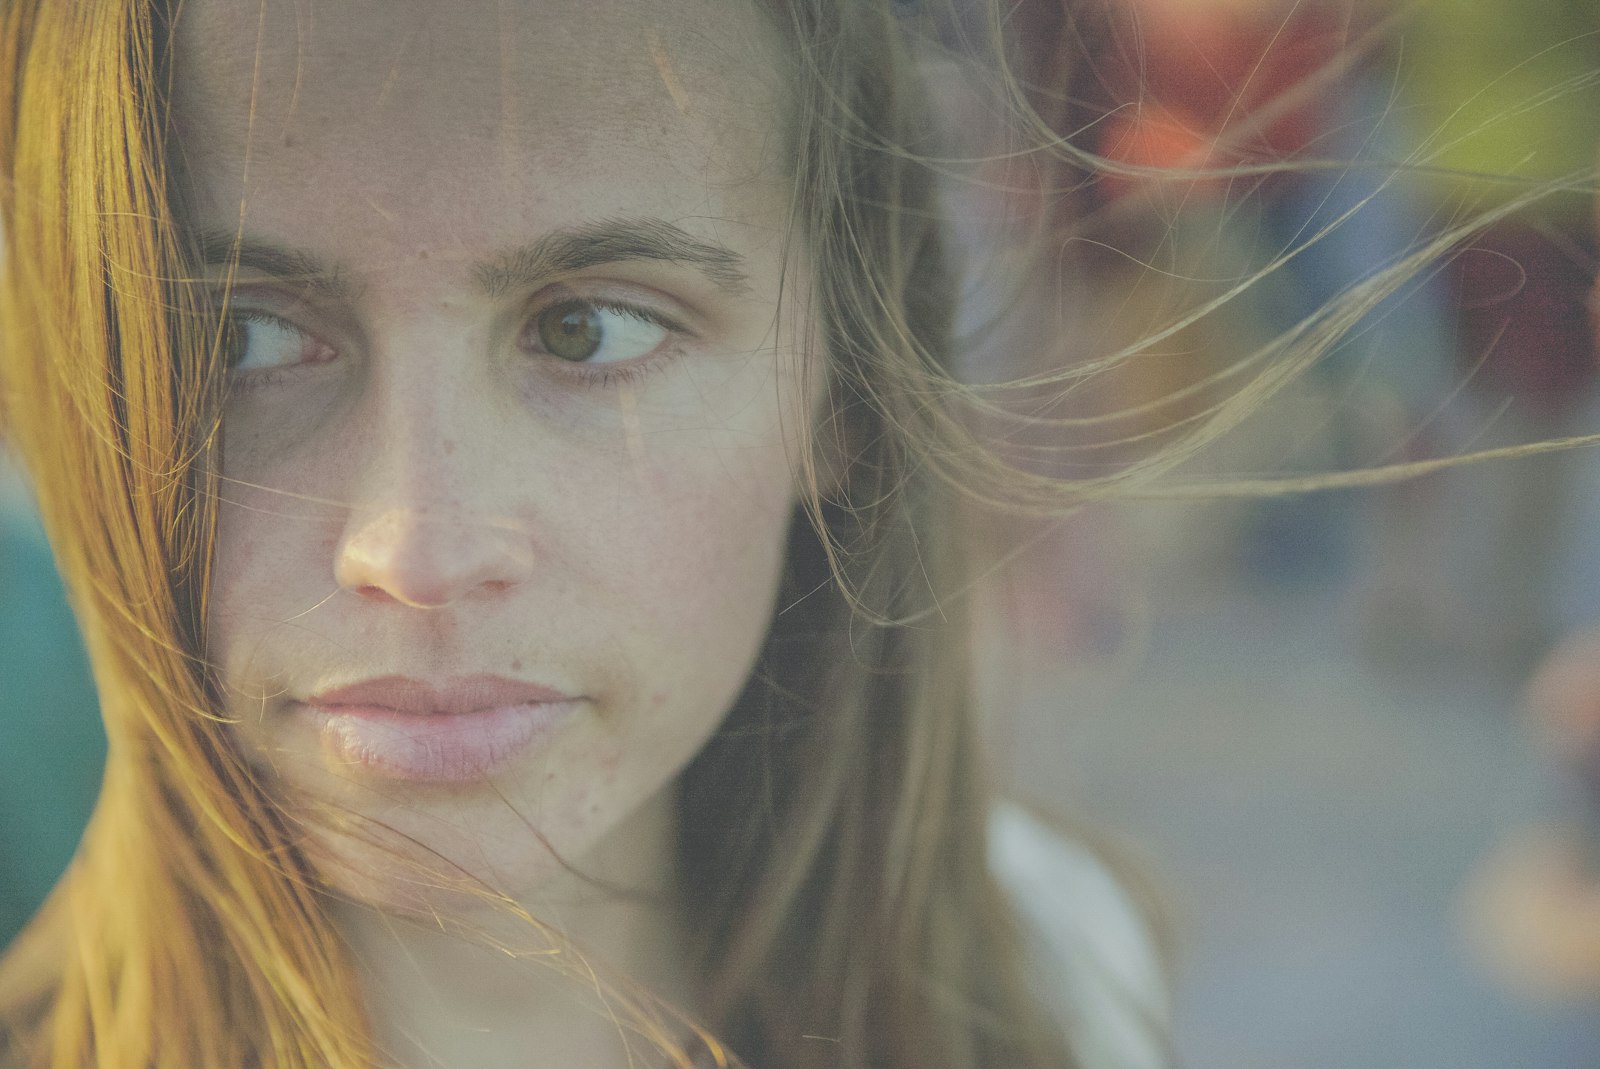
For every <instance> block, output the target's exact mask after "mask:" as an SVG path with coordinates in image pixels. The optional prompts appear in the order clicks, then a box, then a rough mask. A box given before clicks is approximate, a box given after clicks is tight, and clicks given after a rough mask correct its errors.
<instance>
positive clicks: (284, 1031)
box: [0, 0, 1073, 1069]
mask: <svg viewBox="0 0 1600 1069" xmlns="http://www.w3.org/2000/svg"><path fill="white" fill-rule="evenodd" d="M771 14H772V15H773V17H774V18H775V20H776V22H777V24H778V25H779V26H780V27H781V28H782V30H783V31H784V34H785V37H786V40H787V41H788V43H789V44H790V45H791V46H792V56H793V67H792V71H791V75H792V77H793V79H794V80H795V84H796V88H797V93H796V99H797V101H798V103H797V104H796V106H795V108H794V111H793V113H792V114H791V115H789V116H787V117H786V118H787V121H788V122H789V123H790V128H789V135H790V137H789V144H790V149H791V152H790V157H791V158H790V161H789V163H790V168H791V173H792V176H793V182H794V201H793V203H794V205H795V211H794V216H793V220H792V221H793V225H794V227H795V229H796V231H798V232H799V233H802V234H803V235H804V236H805V239H806V240H807V242H808V246H809V249H810V253H811V258H812V262H813V263H814V265H815V267H814V278H813V279H812V285H813V291H814V296H813V298H812V299H813V301H814V308H813V309H812V310H811V311H812V313H813V315H814V317H815V322H816V323H817V324H818V325H819V328H820V329H819V331H818V334H819V336H820V338H821V346H822V348H823V349H824V350H825V353H824V356H825V359H826V366H827V372H826V374H827V375H828V376H829V381H830V388H831V391H832V396H833V400H834V406H835V407H834V411H833V416H832V420H831V421H830V423H829V425H828V426H827V427H826V428H825V429H824V430H823V431H822V434H823V435H824V436H826V437H827V438H828V439H830V444H831V446H832V447H833V448H832V450H831V451H832V453H834V454H835V455H837V456H839V457H842V458H843V459H842V460H841V461H838V462H837V464H836V465H835V466H836V467H838V468H839V471H838V472H837V477H836V478H833V479H831V480H824V479H819V478H816V474H817V473H816V472H815V471H812V475H813V478H812V481H811V486H812V491H811V493H810V494H809V495H807V497H808V499H807V500H806V501H805V503H804V505H803V506H802V508H801V509H799V510H797V515H796V518H795V522H794V524H793V530H792V536H791V545H790V551H789V554H788V571H787V575H786V579H785V582H784V594H783V602H782V604H783V605H784V606H785V607H787V611H783V612H780V613H779V614H778V616H777V618H776V620H775V621H774V625H773V628H772V631H771V635H770V638H769V640H768V643H767V647H766V651H765V654H764V656H763V658H762V661H761V667H760V668H759V670H758V671H757V672H756V674H755V676H754V677H753V679H752V682H751V683H750V685H749V687H748V690H747V692H746V693H745V694H744V696H743V697H742V698H741V700H740V701H739V702H738V705H737V707H736V708H735V710H734V711H733V712H732V714H731V715H730V716H729V718H728V720H727V722H726V724H725V726H724V727H723V729H722V730H721V731H720V732H719V733H718V735H717V736H716V738H715V739H714V741H713V742H712V743H711V744H710V745H709V746H708V747H707V748H706V750H705V751H704V752H703V753H702V754H701V755H700V756H699V758H698V759H697V760H696V761H695V762H694V764H693V765H692V767H690V768H689V769H688V770H687V771H686V772H685V773H684V774H683V775H682V777H681V780H680V784H679V790H680V798H681V802H680V809H681V827H682V832H681V836H682V841H681V845H680V871H681V880H682V888H683V895H684V899H685V902H686V906H687V908H688V909H689V911H690V915H691V918H692V924H691V930H692V931H694V932H696V933H700V934H701V935H702V936H703V943H702V945H701V946H699V947H698V951H699V954H700V956H701V960H700V962H699V966H700V969H701V974H702V975H703V976H705V977H706V978H707V989H708V991H709V995H710V1015H709V1019H707V1020H705V1021H703V1022H700V1023H701V1024H702V1025H703V1026H704V1028H705V1029H706V1030H707V1032H708V1034H709V1035H710V1036H713V1037H716V1038H715V1042H712V1043H709V1044H708V1049H710V1050H711V1051H713V1052H717V1055H718V1058H719V1060H720V1058H721V1054H720V1050H721V1048H722V1047H726V1048H727V1049H729V1050H731V1051H732V1052H734V1055H735V1056H736V1057H737V1058H738V1059H739V1060H741V1061H744V1062H747V1063H748V1064H752V1065H760V1066H774V1067H776V1066H783V1067H790V1069H802V1067H806V1066H822V1065H824V1064H826V1065H829V1066H869V1065H870V1066H874V1067H884V1069H890V1067H896V1066H899V1067H905V1069H910V1067H912V1066H916V1067H918V1069H977V1067H980V1066H992V1065H1001V1064H1004V1065H1011V1066H1018V1067H1040V1069H1044V1067H1047V1066H1048V1067H1057V1069H1061V1067H1067V1066H1070V1065H1072V1064H1073V1062H1072V1058H1071V1056H1070V1055H1069V1053H1068V1048H1067V1045H1066V1043H1065V1042H1064V1041H1063V1039H1062V1038H1061V1037H1060V1036H1059V1035H1058V1028H1057V1026H1055V1025H1053V1024H1051V1023H1050V1022H1049V1021H1048V1019H1047V1016H1046V1015H1045V1013H1044V1012H1043V1011H1042V1009H1041V1008H1040V1007H1039V1006H1038V1005H1037V1004H1036V1002H1035V998H1034V996H1033V995H1032V994H1030V992H1029V990H1028V976H1027V972H1026V967H1025V963H1024V958H1023V951H1022V945H1021V941H1020V937H1019V933H1018V931H1017V930H1016V922H1015V921H1014V919H1013V916H1012V913H1011V911H1010V909H1009V907H1008V905H1007V903H1006V902H1005V900H1004V899H1003V896H1002V894H1001V892H1000V891H999V890H998V889H997V887H996V885H995V883H994V881H993V879H992V877H991V876H990V874H989V870H988V863H987V856H986V845H985V844H986V841H987V840H986V835H985V822H986V819H987V815H988V813H989V806H990V802H991V797H990V792H989V789H988V787H987V785H986V782H985V779H984V775H983V770H982V767H981V762H980V760H979V757H978V750H977V744H976V741H975V739H974V736H973V730H974V728H973V723H972V715H971V713H972V710H971V703H972V696H971V690H972V687H971V681H970V679H969V677H968V669H967V663H966V656H965V643H966V638H967V636H966V633H965V631H964V627H963V618H962V615H961V612H960V609H959V605H958V604H955V603H952V604H942V603H940V602H939V600H938V597H939V592H940V591H947V590H954V589H957V588H958V587H959V586H960V585H961V583H962V576H963V563H962V553H961V549H960V547H959V545H958V542H957V539H956V536H955V528H956V525H955V524H953V523H951V522H949V517H950V515H951V502H952V498H953V493H954V487H953V486H952V485H951V482H950V471H949V470H948V467H947V466H946V465H943V464H940V463H933V464H930V463H929V460H930V458H934V457H937V456H938V455H939V454H941V453H944V452H946V451H947V449H948V445H947V444H944V441H943V440H949V441H951V442H954V441H956V440H957V439H958V438H960V437H961V435H960V434H959V433H958V432H959V431H960V425H959V423H958V422H957V421H956V420H955V419H954V418H953V415H952V413H951V412H950V411H949V410H948V409H949V406H948V405H947V404H946V403H945V401H944V399H943V397H942V395H943V394H944V393H945V392H946V387H947V383H948V382H949V375H948V372H947V371H946V363H947V361H948V358H949V355H950V347H951V335H950V314H951V313H950V309H951V308H952V307H953V306H954V303H955V293H954V289H953V286H952V281H951V276H950V272H949V270H948V269H947V266H946V263H945V257H944V252H943V249H942V247H941V241H940V223H939V218H938V206H937V204H936V203H935V195H934V184H933V181H932V178H931V176H930V174H929V172H928V170H927V169H926V168H925V167H922V166H920V165H919V164H918V163H917V161H916V157H915V152H914V149H915V146H916V142H917V140H918V139H919V138H925V137H926V136H927V131H928V128H929V127H928V122H927V116H926V114H925V108H926V106H927V102H926V99H925V94H924V92H923V90H922V89H921V87H920V86H919V85H918V84H917V79H916V76H915V71H914V64H913V61H912V57H911V56H910V54H909V53H908V52H907V51H906V50H905V47H904V46H903V45H902V44H901V43H900V42H901V37H902V33H901V27H900V26H899V25H898V20H899V19H900V18H902V17H903V16H901V15H898V14H897V13H896V12H895V10H894V7H893V5H890V4H888V3H883V4H869V3H855V2H837V3H833V2H829V3H810V2H800V0H794V2H788V0H785V2H781V3H775V4H774V5H773V8H772V10H771ZM168 20H169V11H168V8H167V5H165V4H163V3H159V2H156V0H69V2H60V0H13V2H10V3H8V4H7V5H6V6H5V8H4V23H3V30H0V92H4V93H5V94H6V99H5V101H4V104H3V105H0V167H3V175H4V182H3V186H0V218H3V225H4V232H5V236H6V245H7V249H6V262H5V273H4V279H3V283H0V330H3V332H4V352H5V362H4V366H3V369H0V370H3V384H4V389H3V394H0V398H3V402H4V409H3V426H4V427H5V428H6V435H7V438H8V441H9V443H10V444H11V446H13V447H14V448H15V449H16V450H17V452H18V453H19V454H20V456H21V457H22V459H23V461H24V463H25V466H26V468H27V470H28V471H29V473H30V475H31V478H32V482H33V485H34V488H35V490H36V493H37V497H38V501H39V505H40V509H41V512H42V515H43V518H44V522H45V524H46V527H47V529H48V531H49V532H50V534H51V537H52V541H53V543H54V545H55V547H56V551H57V554H58V558H59V562H60V567H61V570H62V573H63V575H64V576H65V578H66V580H67V583H68V586H69V589H70V591H71V596H72V598H73V600H74V603H75V607H76V610H77V612H78V615H79V618H80V619H81V621H82V625H83V629H84V632H85V636H86V642H87V644H88V647H89V649H90V651H91V659H92V663H93V666H94V671H95V676H96V681H97V685H98V688H99V692H100V695H101V698H102V708H103V715H104V717H105V720H106V726H107V735H108V740H109V755H108V763H107V768H106V774H105V780H104V784H103V789H102V793H101V797H100V800H99V803H98V806H97V808H96V810H95V814H94V817H93V819H92V822H91V825H90V827H89V829H88V831H87V833H86V835H85V837H84V840H83V844H82V847H81V849H80V851H79V854H78V856H77V858H76V860H75V862H74V863H73V865H72V867H71V869H70V871H69V873H68V874H67V875H66V876H65V877H64V879H63V880H62V882H61V884H60V886H59V887H58V889H57V890H56V892H55V893H54V895H53V896H52V897H51V899H50V900H49V902H48V903H47V905H46V907H45V909H44V910H43V911H42V913H41V914H40V916H39V917H38V918H36V920H35V921H34V923H33V924H32V925H31V926H30V927H29V928H28V929H27V930H26V932H25V933H24V934H23V935H22V936H21V937H20V938H19V939H18V941H17V942H16V944H14V946H13V948H12V949H11V951H10V953H9V954H8V955H7V957H6V958H5V960H4V962H3V964H0V1021H3V1022H4V1035H6V1036H7V1037H8V1039H7V1042H8V1043H9V1047H7V1046H6V1045H5V1044H0V1051H3V1052H5V1053H3V1054H0V1062H7V1063H8V1064H10V1063H14V1064H17V1065H26V1066H30V1067H45V1066H48V1067H52V1069H67V1067H73V1069H79V1067H83V1066H89V1065H93V1066H98V1067H101V1069H135V1067H138V1069H145V1067H148V1066H151V1065H160V1066H163V1067H164V1069H166V1067H173V1069H181V1067H192V1069H215V1067H218V1066H260V1067H267V1066H271V1067H275V1069H277V1067H281V1069H290V1067H296V1066H299V1067H304V1069H312V1067H327V1066H335V1067H340V1069H345V1067H352V1069H353V1067H364V1066H370V1065H376V1064H381V1054H380V1052H379V1051H377V1050H376V1049H375V1045H374V1043H373V1040H372V1038H371V1037H370V1035H369V1033H368V1028H367V1023H366V1021H365V1019H364V1017H363V1010H362V1004H361V999H360V996H359V994H358V985H357V982H356V978H355V974H354V971H353V964H352V962H351V960H350V958H349V955H348V951H347V950H346V949H345V948H344V947H343V946H342V944H341V942H340V940H339V938H338V936H337V934H336V933H335V931H334V929H333V927H332V924H331V921H330V919H329V914H328V908H327V907H328V903H327V900H326V897H325V892H324V891H323V890H322V889H321V888H320V887H319V885H318V880H317V876H316V874H315V872H314V871H313V870H312V868H311V866H310V865H309V863H308V862H307V860H306V859H305V857H304V856H303V854H302V851H301V849H300V847H299V846H298V842H299V838H300V830H299V829H298V828H297V827H296V826H295V824H294V822H293V820H292V819H290V818H289V817H287V816H286V815H285V814H284V813H283V812H281V811H280V809H279V807H277V806H276V805H275V804H274V802H273V801H272V799H271V798H270V797H269V796H268V794H267V793H266V792H265V790H264V789H263V787H262V785H261V784H260V783H259V782H258V781H257V779H256V777H254V776H253V775H252V774H251V772H250V770H249V769H248V768H247V766H246V764H245V763H244V761H243V760H242V759H241V757H240V755H238V754H237V753H235V752H234V751H233V750H232V749H231V748H230V746H229V744H228V742H227V736H226V733H225V731H224V725H223V724H222V723H221V722H220V721H219V718H218V715H217V713H216V710H218V709H219V708H221V703H220V701H219V700H218V692H217V686H218V684H217V681H216V680H215V679H214V678H213V675H212V672H211V670H210V668H209V666H208V661H207V656H206V650H205V647H204V635H205V619H206V611H207V590H208V586H209V575H210V569H211V566H212V559H213V540H214V532H215V525H216V511H217V500H218V492H219V473H218V467H219V465H218V457H217V452H218V440H219V434H218V420H219V412H220V402H221V394H222V389H223V382H222V377H221V374H220V371H219V364H220V361H219V359H218V353H217V351H216V347H217V339H218V331H217V329H216V327H215V315H214V311H213V310H212V309H209V308H208V307H206V301H205V299H204V297H203V296H200V295H197V288H196V287H194V286H192V285H189V284H187V280H189V279H192V278H194V277H196V274H197V264H196V262H195V255H194V250H193V249H192V248H191V246H190V244H189V240H188V238H187V236H186V234H185V231H184V228H183V223H182V212H181V210H180V208H181V204H180V202H181V196H180V195H179V194H178V193H177V192H176V190H177V189H178V188H179V184H178V183H177V182H176V180H175V178H174V172H173V168H172V167H171V165H170V160H169V158H168V141H169V138H170V136H171V128H170V115H169V111H168V107H169V99H170V92H171V82H170V79H171V77H172V71H171V65H170V60H169V52H168V31H169V29H170V26H169V22H168ZM830 463H831V462H830ZM824 482H827V483H829V484H830V489H829V490H828V492H827V493H826V494H824V493H823V492H822V490H821V489H820V487H821V486H822V485H823V484H824ZM641 1012H643V1011H641ZM644 1016H645V1017H646V1018H648V1017H649V1014H648V1013H644ZM642 1030H643V1031H644V1032H645V1033H646V1034H647V1035H657V1033H656V1032H652V1031H651V1030H650V1029H649V1028H648V1027H645V1028H643V1029H642ZM661 1035H664V1036H666V1037H667V1038H666V1039H661V1045H662V1046H663V1047H665V1048H670V1046H671V1044H670V1042H668V1040H669V1039H670V1035H671V1033H670V1032H663V1033H661ZM815 1036H827V1037H830V1040H831V1041H830V1042H825V1043H823V1042H818V1041H817V1040H816V1039H814V1038H807V1037H815ZM669 1052H670V1050H669ZM687 1057H688V1055H687V1054H686V1053H685V1052H682V1051H678V1052H676V1054H675V1058H676V1059H677V1060H679V1061H680V1062H685V1063H686V1059H687Z"/></svg>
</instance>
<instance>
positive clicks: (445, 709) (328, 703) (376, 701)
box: [306, 675, 573, 716]
mask: <svg viewBox="0 0 1600 1069" xmlns="http://www.w3.org/2000/svg"><path fill="white" fill-rule="evenodd" d="M572 700H573V699H572V697H571V695H568V694H563V693H562V692H561V691H559V690H555V689H554V688H551V687H547V686H544V685H542V684H539V683H529V682H526V681H525V680H520V679H507V678H506V677H504V676H491V675H476V676H457V677H455V678H452V679H447V680H443V681H440V682H435V683H430V682H428V681H426V680H422V679H413V678H411V677H410V676H381V677H378V678H375V679H364V680H362V681H360V682H358V683H350V684H346V685H345V686H340V687H329V688H328V689H326V690H319V691H317V692H316V693H315V694H313V695H311V697H309V698H307V699H306V703H307V704H308V705H315V706H317V707H318V708H324V709H325V708H329V707H337V706H344V705H353V706H365V707H369V708H370V707H372V706H379V707H381V708H385V709H393V710H394V711H396V712H400V713H411V714H413V715H416V716H433V715H447V714H456V713H475V712H478V711H480V710H483V709H498V708H501V707H504V706H507V705H527V704H530V703H533V702H566V701H572Z"/></svg>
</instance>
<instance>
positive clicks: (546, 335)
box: [539, 304, 605, 361]
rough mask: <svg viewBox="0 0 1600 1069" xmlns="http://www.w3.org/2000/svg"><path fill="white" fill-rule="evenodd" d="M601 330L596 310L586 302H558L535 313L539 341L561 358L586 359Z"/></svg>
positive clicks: (597, 340)
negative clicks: (536, 315)
mask: <svg viewBox="0 0 1600 1069" xmlns="http://www.w3.org/2000/svg"><path fill="white" fill-rule="evenodd" d="M604 333H605V332H604V331H603V330H602V329H601V326H600V317H599V315H597V314H596V310H595V309H594V308H592V307H591V306H589V305H586V304H567V305H559V306H557V307H555V308H552V309H550V310H549V311H548V312H545V313H543V314H542V315H540V316H539V340H540V341H541V342H542V343H543V344H544V347H545V348H546V349H547V350H549V351H550V352H552V353H554V354H555V355H556V356H559V357H560V358H561V359H563V360H572V361H579V360H587V359H589V358H590V357H591V356H593V355H594V354H595V352H596V351H598V350H599V348H600V342H601V340H602V338H603V335H604Z"/></svg>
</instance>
